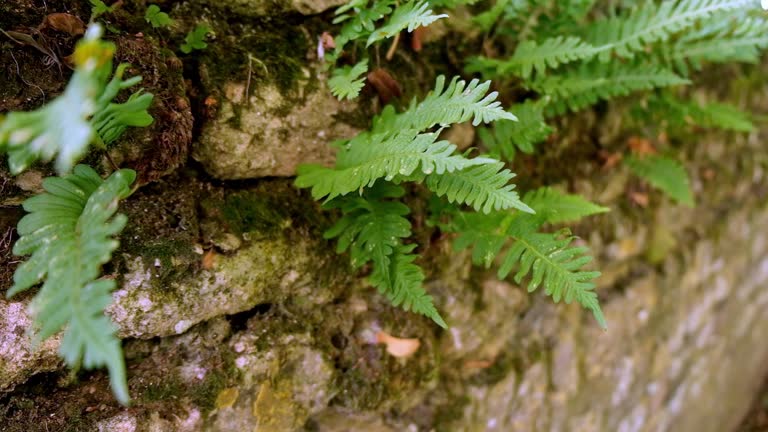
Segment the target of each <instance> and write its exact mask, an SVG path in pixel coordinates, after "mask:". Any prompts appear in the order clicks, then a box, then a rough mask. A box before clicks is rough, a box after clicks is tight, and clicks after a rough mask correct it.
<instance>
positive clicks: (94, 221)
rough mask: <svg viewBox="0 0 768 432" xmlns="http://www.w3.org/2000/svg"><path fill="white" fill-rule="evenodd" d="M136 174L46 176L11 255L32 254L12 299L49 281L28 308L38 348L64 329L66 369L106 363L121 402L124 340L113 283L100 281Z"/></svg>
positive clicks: (78, 170)
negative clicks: (111, 307) (118, 332)
mask: <svg viewBox="0 0 768 432" xmlns="http://www.w3.org/2000/svg"><path fill="white" fill-rule="evenodd" d="M135 177H136V174H135V173H134V172H133V171H131V170H120V171H116V172H115V173H113V174H112V175H111V176H110V177H109V178H108V179H107V180H106V181H103V180H102V179H101V178H100V177H99V176H98V174H96V172H95V171H93V170H92V169H91V168H89V167H87V166H85V165H78V166H76V167H75V169H74V173H73V174H70V175H68V176H66V177H64V178H58V177H53V178H47V179H45V180H44V181H43V187H44V189H45V191H46V192H44V193H43V194H41V195H37V196H35V197H32V198H29V199H28V200H26V201H25V202H24V209H25V210H26V211H28V212H29V214H28V215H26V216H25V217H24V218H22V219H21V221H20V222H19V225H18V232H19V235H20V238H19V240H18V241H17V242H16V244H15V245H14V248H13V252H14V253H15V254H17V255H31V257H30V258H29V259H28V260H27V261H26V262H24V263H23V264H21V265H20V266H19V267H18V269H17V270H16V273H15V274H14V284H13V287H11V289H10V290H9V291H8V296H9V297H10V296H12V295H15V294H17V293H19V292H22V291H24V290H27V289H29V288H30V287H32V286H34V285H36V284H38V283H40V282H41V281H43V280H44V283H43V286H42V288H41V290H40V292H39V293H38V294H37V295H36V296H35V299H34V300H33V302H32V305H31V309H32V311H33V314H34V317H35V323H36V325H37V326H38V327H39V332H38V333H37V334H36V336H35V341H36V343H39V342H40V341H43V340H45V339H47V338H49V337H51V336H53V335H54V334H56V333H57V332H59V330H61V329H62V328H64V336H63V337H62V341H61V348H60V352H61V355H62V356H63V357H64V360H65V361H66V362H67V364H69V365H70V366H78V365H80V364H81V363H82V364H83V366H85V367H86V368H93V367H99V366H103V365H106V366H107V368H108V369H109V372H110V382H111V384H112V389H113V391H114V392H115V396H116V397H117V399H118V400H119V401H120V402H121V403H123V404H126V403H128V399H129V396H128V386H127V383H126V376H125V365H124V363H123V357H122V353H121V348H120V341H119V339H117V337H116V336H115V326H114V325H113V324H112V323H111V322H110V320H109V318H108V317H107V316H106V315H104V308H105V307H106V306H107V305H108V304H110V303H111V302H112V297H111V295H110V292H111V291H112V289H114V287H115V282H114V281H113V280H111V279H98V277H99V273H100V269H101V266H102V264H104V263H106V262H108V261H109V259H110V255H111V253H112V251H114V250H115V248H116V247H117V245H118V242H117V241H116V240H114V239H113V237H114V236H115V235H117V234H118V233H119V232H120V231H121V230H122V229H123V226H125V223H126V218H125V216H123V215H117V216H114V214H115V211H116V210H117V203H118V200H120V199H122V198H125V197H127V196H128V195H129V193H130V185H131V184H132V183H133V180H134V179H135Z"/></svg>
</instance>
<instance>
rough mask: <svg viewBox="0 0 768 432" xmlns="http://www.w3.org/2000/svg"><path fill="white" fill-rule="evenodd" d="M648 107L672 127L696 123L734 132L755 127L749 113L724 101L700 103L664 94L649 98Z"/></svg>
mask: <svg viewBox="0 0 768 432" xmlns="http://www.w3.org/2000/svg"><path fill="white" fill-rule="evenodd" d="M648 109H649V110H650V111H651V112H652V113H655V114H656V115H657V116H658V117H661V120H662V121H664V122H666V123H667V124H669V125H670V126H674V127H682V126H689V125H697V126H700V127H704V128H717V129H724V130H731V131H736V132H752V131H753V130H754V129H755V126H754V124H752V119H751V116H750V114H749V113H746V112H744V111H741V110H740V109H738V108H737V107H735V106H733V105H729V104H724V103H711V104H705V105H700V104H698V103H696V102H694V101H685V100H679V99H677V98H674V97H673V96H671V95H664V96H660V97H654V98H651V99H650V101H649V102H648Z"/></svg>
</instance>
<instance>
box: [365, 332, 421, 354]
mask: <svg viewBox="0 0 768 432" xmlns="http://www.w3.org/2000/svg"><path fill="white" fill-rule="evenodd" d="M376 342H378V343H380V344H385V345H386V346H387V352H388V353H389V354H390V355H392V356H394V357H410V356H412V355H413V353H415V352H416V351H417V350H418V349H419V346H421V342H420V341H419V340H418V339H408V338H398V337H394V336H392V335H390V334H388V333H386V332H383V331H380V332H378V333H376Z"/></svg>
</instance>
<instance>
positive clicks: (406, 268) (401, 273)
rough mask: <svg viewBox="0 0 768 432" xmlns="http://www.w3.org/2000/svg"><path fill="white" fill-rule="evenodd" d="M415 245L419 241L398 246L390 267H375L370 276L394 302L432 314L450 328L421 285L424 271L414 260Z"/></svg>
mask: <svg viewBox="0 0 768 432" xmlns="http://www.w3.org/2000/svg"><path fill="white" fill-rule="evenodd" d="M415 248H416V245H401V246H399V247H398V248H397V249H396V250H395V253H394V254H393V256H392V259H391V261H390V267H389V268H388V269H387V270H384V269H383V268H382V267H378V266H377V267H375V269H374V271H373V273H372V274H371V277H370V282H371V285H373V286H375V287H376V288H377V289H378V290H379V292H381V293H382V294H384V295H385V296H386V297H387V298H388V299H389V301H391V302H392V304H393V305H395V306H400V307H402V308H403V309H405V310H406V311H413V312H415V313H418V314H421V315H424V316H426V317H429V318H431V319H432V321H434V322H435V323H437V325H439V326H440V327H443V328H448V325H447V324H446V323H445V320H444V319H443V317H441V316H440V313H439V312H438V311H437V309H436V308H435V305H434V302H433V301H432V297H431V296H430V295H428V294H427V293H426V292H425V291H424V288H423V287H422V282H423V281H424V272H423V271H422V269H421V267H419V266H418V265H416V264H414V263H413V261H415V260H416V258H417V255H414V254H411V252H412V251H413V249H415ZM388 275H389V276H388Z"/></svg>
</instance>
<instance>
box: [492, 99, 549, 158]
mask: <svg viewBox="0 0 768 432" xmlns="http://www.w3.org/2000/svg"><path fill="white" fill-rule="evenodd" d="M544 106H545V105H544V104H543V103H539V102H525V103H522V104H517V105H513V106H512V107H511V108H510V111H511V112H514V113H515V115H517V121H511V120H499V121H497V122H495V123H494V124H493V126H492V128H490V129H488V128H479V129H478V130H477V133H478V136H479V137H480V140H481V141H482V142H483V144H484V145H485V146H486V147H487V148H488V150H489V152H490V154H491V155H494V156H498V157H501V158H504V159H505V160H507V161H510V162H511V161H513V160H514V159H515V155H516V153H517V151H518V150H519V151H521V152H523V153H525V154H531V153H533V151H534V146H535V145H536V144H538V143H540V142H542V141H544V140H545V139H546V138H547V137H548V136H549V135H550V134H551V133H552V128H551V127H550V126H549V125H547V124H546V123H545V122H544Z"/></svg>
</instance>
